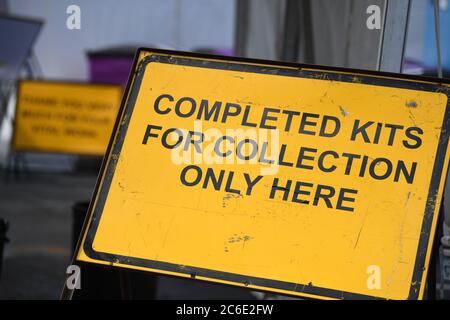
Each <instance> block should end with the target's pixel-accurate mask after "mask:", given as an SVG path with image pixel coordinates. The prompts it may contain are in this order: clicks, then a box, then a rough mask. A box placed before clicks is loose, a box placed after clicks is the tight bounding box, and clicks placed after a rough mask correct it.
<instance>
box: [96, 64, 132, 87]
mask: <svg viewBox="0 0 450 320" xmlns="http://www.w3.org/2000/svg"><path fill="white" fill-rule="evenodd" d="M132 65H133V58H129V57H119V56H116V57H114V56H95V57H90V58H89V73H90V80H91V82H98V83H114V84H120V85H122V86H123V87H125V85H126V84H127V80H128V75H129V72H130V69H131V66H132Z"/></svg>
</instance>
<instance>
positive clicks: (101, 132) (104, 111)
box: [12, 80, 122, 156]
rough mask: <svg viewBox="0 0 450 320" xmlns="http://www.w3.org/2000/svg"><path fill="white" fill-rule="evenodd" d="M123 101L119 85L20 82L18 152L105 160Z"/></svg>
mask: <svg viewBox="0 0 450 320" xmlns="http://www.w3.org/2000/svg"><path fill="white" fill-rule="evenodd" d="M121 96H122V89H121V87H120V86H119V85H105V84H87V83H70V82H50V81H32V80H23V81H20V82H19V87H18V95H17V104H16V106H17V107H16V117H15V124H14V133H13V140H12V149H13V150H14V151H38V152H52V153H53V152H54V153H70V154H79V155H94V156H101V155H103V154H104V153H105V151H106V147H107V145H108V141H109V138H110V135H111V131H112V129H113V127H114V122H115V119H116V117H117V111H118V109H119V105H120V99H121Z"/></svg>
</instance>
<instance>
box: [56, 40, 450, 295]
mask: <svg viewBox="0 0 450 320" xmlns="http://www.w3.org/2000/svg"><path fill="white" fill-rule="evenodd" d="M145 52H147V53H151V54H150V55H149V56H146V57H145V58H143V60H142V61H141V62H140V63H139V65H138V62H139V59H140V56H141V54H142V53H145ZM202 59H204V60H202ZM152 62H159V63H166V64H178V65H185V66H198V67H203V68H213V69H224V68H226V69H227V70H234V71H244V72H252V73H262V74H272V75H273V74H277V75H280V76H286V77H302V78H315V79H317V77H318V74H320V77H321V78H322V79H326V80H334V81H341V82H353V83H355V82H357V83H362V84H370V85H375V86H384V87H394V88H404V89H415V90H421V91H430V92H435V91H436V90H439V91H440V92H444V93H446V94H447V96H449V92H450V90H448V87H447V86H440V84H442V83H446V84H449V81H448V80H444V79H434V78H428V77H418V76H410V75H399V74H393V73H382V72H374V71H366V70H351V69H343V68H330V67H319V66H311V65H300V64H296V63H285V62H274V61H265V60H254V59H243V58H234V57H223V56H212V55H204V54H195V53H186V52H176V51H168V50H160V49H150V48H148V49H147V48H140V49H139V50H138V51H137V54H136V56H135V60H134V64H133V69H132V72H131V74H130V78H129V80H128V83H127V87H126V90H125V93H124V96H123V98H122V103H121V106H120V111H119V115H118V118H117V119H116V124H115V126H114V129H113V135H112V138H111V140H110V142H109V145H108V149H107V156H106V157H105V158H104V161H103V164H102V168H101V172H100V175H99V179H98V180H97V183H96V187H95V191H94V193H93V198H92V200H91V203H90V206H89V209H88V215H87V219H86V221H85V223H84V226H83V231H82V235H81V237H80V239H79V242H78V245H77V249H76V252H75V256H74V258H73V262H72V263H73V264H76V263H77V259H76V257H77V255H78V252H79V251H80V250H84V252H85V253H86V254H87V255H88V256H89V257H90V258H92V259H95V260H98V261H103V264H108V265H114V266H117V267H120V268H126V267H127V266H128V265H133V266H136V267H142V268H146V269H150V270H160V271H163V273H164V272H166V273H167V274H169V275H170V274H172V275H174V274H179V275H184V277H186V276H187V277H189V276H190V277H191V278H200V279H202V280H209V281H214V282H220V283H225V284H233V285H241V286H246V287H247V286H248V287H251V288H253V289H257V290H268V291H270V290H271V289H274V290H275V291H276V290H278V291H277V292H283V293H286V294H293V295H296V296H298V295H300V296H306V297H316V298H334V299H380V297H377V296H370V295H364V294H358V293H352V292H343V291H340V290H335V289H329V288H322V287H316V286H314V285H311V284H306V283H304V284H302V283H289V282H283V281H278V280H273V279H265V278H257V277H251V276H246V275H240V274H233V273H227V272H221V271H217V270H209V269H202V268H197V267H195V266H180V265H178V264H173V263H166V262H161V261H152V260H146V259H141V258H134V257H128V256H121V255H114V254H109V253H105V252H98V251H95V250H94V249H93V248H92V243H93V239H94V236H95V232H96V229H97V227H98V224H99V221H100V218H101V215H102V208H103V205H104V203H105V201H106V197H107V194H108V189H109V186H110V183H111V180H112V176H113V174H114V170H115V161H116V160H117V159H118V155H119V154H120V151H121V147H122V144H123V142H124V137H125V134H126V130H127V127H128V121H129V119H130V116H131V114H132V112H133V107H134V103H135V100H136V98H137V93H138V91H139V85H140V82H141V79H142V77H143V74H144V71H145V66H146V65H148V64H149V63H152ZM374 76H377V77H374ZM123 119H126V120H125V121H122V120H123ZM449 120H450V100H448V101H447V106H446V111H445V117H444V122H443V124H442V129H441V135H440V138H439V139H440V140H439V142H440V143H439V147H438V151H437V155H436V160H435V163H434V168H433V176H432V180H431V184H430V186H429V193H428V199H429V200H431V201H429V202H428V203H427V206H426V209H425V212H424V219H423V223H422V232H421V236H420V240H419V245H418V249H417V254H416V261H415V264H414V272H413V278H412V279H411V286H410V291H409V297H408V299H418V298H420V297H421V296H422V295H423V289H424V282H425V281H424V279H425V278H426V274H424V270H426V269H427V265H428V263H429V257H430V249H431V246H432V243H433V236H434V233H435V226H436V220H437V214H436V210H435V206H436V207H438V204H439V203H440V201H441V199H438V198H437V193H438V190H439V189H440V188H442V184H441V182H442V181H444V180H443V179H444V178H443V174H445V172H443V169H444V168H445V160H446V159H447V156H448V155H447V147H448V137H449V135H448V129H449V128H450V122H449ZM112 154H114V155H115V156H114V157H111V155H112ZM438 209H439V207H438ZM82 243H84V246H83V248H82V247H81V244H82ZM83 263H84V262H83ZM71 294H72V292H71V291H70V290H69V289H67V288H66V287H64V290H63V293H62V298H70V297H71ZM381 299H382V298H381Z"/></svg>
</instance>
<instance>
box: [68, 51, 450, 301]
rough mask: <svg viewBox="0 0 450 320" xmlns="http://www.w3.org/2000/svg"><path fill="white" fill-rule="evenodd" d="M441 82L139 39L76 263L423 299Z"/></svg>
mask: <svg viewBox="0 0 450 320" xmlns="http://www.w3.org/2000/svg"><path fill="white" fill-rule="evenodd" d="M448 93H449V91H448V86H445V85H441V83H440V82H438V81H436V80H435V79H427V78H418V77H412V76H402V75H395V74H388V73H377V72H370V71H355V70H349V69H336V68H325V67H317V66H305V65H298V64H291V63H282V62H272V61H261V60H248V59H238V58H224V57H216V56H205V55H197V54H192V53H182V52H170V51H164V50H154V49H141V50H139V51H138V53H137V57H136V61H135V67H134V72H132V74H131V76H130V79H129V83H128V86H127V90H126V92H125V94H124V99H123V101H122V106H121V110H120V112H119V117H118V119H117V121H116V127H115V129H114V133H113V135H112V138H111V141H110V145H109V148H108V151H107V157H106V158H105V161H104V164H103V168H102V173H101V176H100V178H99V180H98V182H97V186H96V190H95V192H94V195H93V198H92V200H91V204H90V208H89V211H88V216H89V218H88V220H87V221H86V222H85V226H84V232H83V235H82V237H81V238H80V241H79V245H78V249H77V252H76V254H75V257H74V263H77V262H82V263H97V264H104V265H112V266H115V267H121V268H131V269H136V270H144V271H149V272H157V273H161V274H169V275H176V276H180V277H188V278H193V279H200V280H208V281H213V282H218V283H224V284H230V285H235V286H243V287H248V288H251V289H256V290H267V291H272V292H277V293H282V294H290V295H295V296H301V297H312V298H327V299H328V298H331V299H420V298H422V297H423V294H424V287H425V279H426V273H427V268H428V263H429V259H430V252H431V246H432V239H433V237H434V234H435V227H436V221H437V216H438V210H439V207H440V203H441V197H442V192H443V187H444V183H445V177H446V172H447V167H448V152H447V147H448V125H449V123H448V122H449V108H448ZM63 296H64V297H68V296H69V295H68V294H67V291H66V292H64V293H63Z"/></svg>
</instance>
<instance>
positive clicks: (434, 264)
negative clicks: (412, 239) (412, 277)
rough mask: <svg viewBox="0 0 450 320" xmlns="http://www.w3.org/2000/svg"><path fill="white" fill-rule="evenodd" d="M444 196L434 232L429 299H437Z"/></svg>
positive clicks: (428, 283)
mask: <svg viewBox="0 0 450 320" xmlns="http://www.w3.org/2000/svg"><path fill="white" fill-rule="evenodd" d="M444 213H445V211H444V198H442V201H441V207H440V209H439V212H438V219H437V228H436V233H435V234H434V240H433V247H432V248H431V255H430V264H429V266H428V274H427V286H426V289H427V291H426V296H427V299H428V300H436V281H437V277H436V275H437V270H436V269H437V261H438V259H439V247H440V243H441V237H442V231H443V230H442V224H443V222H444Z"/></svg>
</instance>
